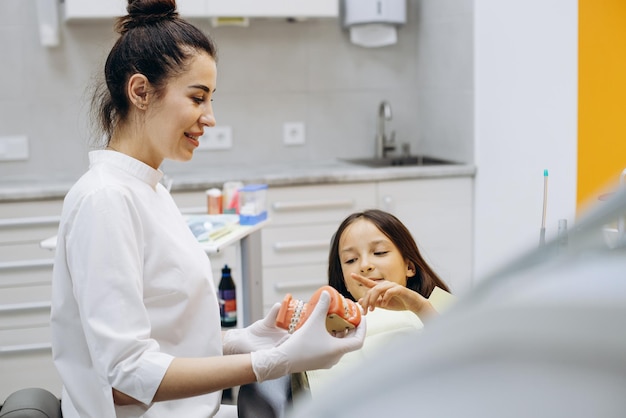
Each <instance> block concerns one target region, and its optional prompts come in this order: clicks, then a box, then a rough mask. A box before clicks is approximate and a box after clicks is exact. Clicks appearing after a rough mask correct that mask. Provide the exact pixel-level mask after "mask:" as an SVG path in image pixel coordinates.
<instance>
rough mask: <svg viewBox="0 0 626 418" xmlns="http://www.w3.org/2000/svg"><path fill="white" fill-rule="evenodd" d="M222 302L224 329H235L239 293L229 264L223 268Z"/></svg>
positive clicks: (220, 293) (221, 311)
mask: <svg viewBox="0 0 626 418" xmlns="http://www.w3.org/2000/svg"><path fill="white" fill-rule="evenodd" d="M218 297H219V300H220V320H221V323H222V327H225V328H228V327H234V326H236V325H237V292H236V290H235V282H234V281H233V277H232V276H231V275H230V267H228V265H227V264H225V265H224V268H222V278H221V279H220V284H219V286H218Z"/></svg>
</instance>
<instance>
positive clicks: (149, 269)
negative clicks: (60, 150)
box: [51, 0, 365, 418]
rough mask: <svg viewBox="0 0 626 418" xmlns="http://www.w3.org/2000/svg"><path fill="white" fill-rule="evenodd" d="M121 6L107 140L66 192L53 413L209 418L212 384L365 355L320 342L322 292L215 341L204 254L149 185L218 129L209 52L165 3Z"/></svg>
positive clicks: (343, 343)
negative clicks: (283, 318)
mask: <svg viewBox="0 0 626 418" xmlns="http://www.w3.org/2000/svg"><path fill="white" fill-rule="evenodd" d="M127 10H128V15H127V16H123V17H121V18H119V19H118V21H117V24H116V29H117V31H118V32H119V34H120V36H119V38H118V40H117V42H116V43H115V45H114V46H113V48H112V49H111V51H110V53H109V55H108V57H107V61H106V64H105V68H104V76H105V80H106V87H105V88H103V89H102V90H101V95H98V96H96V97H95V100H94V104H95V105H96V108H95V111H96V113H97V114H98V115H99V121H100V124H101V127H102V130H103V131H104V134H105V135H104V137H105V138H106V144H104V145H105V146H104V149H101V150H97V151H92V152H91V153H90V154H89V160H90V166H89V171H88V172H87V173H85V174H84V175H83V176H82V177H81V178H80V179H79V180H78V182H77V183H76V184H75V185H74V186H73V187H72V189H71V190H70V191H69V193H68V194H67V196H66V197H65V200H64V203H63V211H62V215H61V222H60V225H59V231H58V236H57V250H56V258H55V261H54V272H53V279H52V310H51V329H52V351H53V358H54V362H55V366H56V368H57V370H58V372H59V375H60V377H61V380H62V381H63V393H62V402H61V405H62V409H63V416H64V417H65V418H72V417H81V418H88V417H98V418H105V417H106V418H108V417H118V418H121V417H139V416H141V417H145V418H149V417H168V418H169V417H185V418H194V417H196V418H206V417H213V416H215V415H216V413H217V412H218V409H219V408H220V398H221V390H222V389H224V388H229V387H233V386H238V385H242V384H245V383H250V382H255V381H263V380H268V379H275V378H277V377H280V376H283V375H286V374H288V373H294V372H301V371H304V370H309V369H316V368H325V367H330V366H332V365H333V364H335V363H336V362H337V361H338V360H339V359H340V358H341V356H342V355H343V354H344V353H346V352H348V351H352V350H355V349H358V348H360V347H361V346H362V344H363V338H364V335H365V327H364V326H362V327H359V328H357V329H356V331H355V332H354V333H352V334H351V335H349V336H347V337H345V338H334V337H332V336H330V334H329V333H328V332H326V328H325V318H326V312H327V309H328V306H329V295H328V294H327V293H324V294H323V295H322V297H321V298H320V303H319V304H318V306H316V308H315V309H314V310H313V312H312V314H311V316H310V318H309V320H308V321H307V323H306V324H304V326H303V327H302V328H300V329H299V330H298V332H296V333H294V334H291V335H287V333H286V331H284V330H281V329H278V328H277V327H276V326H275V321H276V315H277V313H278V308H279V307H280V304H276V305H275V307H274V309H272V310H271V311H270V313H269V314H268V315H267V317H266V318H265V319H263V320H259V321H257V322H255V323H254V324H252V325H250V326H249V327H247V328H243V329H232V330H229V331H227V332H225V333H224V335H222V331H221V326H220V320H219V304H218V300H217V295H216V288H215V284H214V282H213V277H212V276H211V265H210V262H209V259H208V257H207V255H206V254H205V253H204V251H203V250H202V248H201V247H200V245H199V243H198V242H197V241H196V239H195V237H194V236H193V234H192V232H191V230H190V229H189V227H188V226H187V224H186V222H185V220H184V218H183V217H182V215H181V213H180V210H179V209H178V208H177V207H176V204H175V203H174V200H173V199H172V197H171V195H170V194H169V192H168V191H167V190H166V189H165V187H164V186H163V185H162V184H160V182H159V180H160V179H161V178H162V176H163V173H162V172H161V171H160V170H159V167H160V165H161V163H162V162H163V161H164V160H165V159H170V160H177V161H188V160H190V159H191V158H192V156H193V153H194V151H195V150H196V149H197V147H198V145H199V142H198V138H199V137H200V136H202V134H203V132H204V131H205V129H210V128H211V127H213V126H215V117H214V115H213V107H212V103H211V102H212V100H213V94H214V92H215V89H216V81H217V67H216V48H215V45H214V44H213V42H212V41H211V40H210V39H209V38H208V37H207V36H206V35H205V34H204V33H203V32H202V31H200V30H199V29H197V28H196V27H195V26H193V25H191V24H190V23H188V22H186V21H185V20H183V19H181V18H179V17H178V13H177V12H176V3H175V1H174V0H129V2H128V7H127ZM279 342H280V345H277V344H278V343H279ZM223 354H228V355H223ZM220 412H222V411H220ZM230 412H231V413H232V414H231V415H232V416H233V417H234V416H236V411H230Z"/></svg>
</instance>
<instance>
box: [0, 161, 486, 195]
mask: <svg viewBox="0 0 626 418" xmlns="http://www.w3.org/2000/svg"><path fill="white" fill-rule="evenodd" d="M475 173H476V167H475V166H474V165H470V164H451V165H429V166H396V167H382V168H370V167H366V166H361V165H355V164H350V163H347V162H345V161H342V160H337V159H332V160H323V161H294V162H288V163H271V164H263V163H259V164H255V165H248V166H227V167H214V168H207V169H206V170H203V171H202V172H194V173H185V172H179V173H177V172H166V173H165V174H166V175H168V176H169V177H171V178H172V179H173V184H172V191H192V190H205V189H208V188H210V187H222V185H223V184H224V183H225V182H227V181H233V180H238V181H242V182H244V183H246V184H250V183H265V184H268V185H269V186H295V185H304V184H330V183H355V182H369V181H385V180H401V179H418V178H434V177H468V176H470V177H473V176H474V175H475ZM75 181H76V179H74V180H71V181H70V180H68V181H49V180H46V179H41V180H21V181H15V180H9V181H5V180H0V202H9V201H20V200H39V199H60V198H63V197H64V196H65V194H66V193H67V192H68V190H69V189H70V187H71V186H72V185H73V184H74V182H75Z"/></svg>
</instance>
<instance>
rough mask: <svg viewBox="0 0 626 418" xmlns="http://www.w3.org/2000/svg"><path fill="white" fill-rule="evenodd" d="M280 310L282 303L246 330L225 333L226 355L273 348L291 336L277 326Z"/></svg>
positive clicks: (233, 330)
mask: <svg viewBox="0 0 626 418" xmlns="http://www.w3.org/2000/svg"><path fill="white" fill-rule="evenodd" d="M279 310H280V303H277V304H275V305H274V306H272V309H270V311H269V312H268V314H267V315H266V316H265V318H263V319H259V320H258V321H256V322H255V323H253V324H252V325H250V326H247V327H246V328H235V329H230V330H228V331H226V332H225V333H224V341H223V345H224V354H244V353H250V352H252V351H257V350H263V349H265V348H271V347H274V346H276V345H277V344H279V343H280V342H281V341H282V340H283V339H285V338H287V337H288V336H289V333H288V332H287V330H285V329H282V328H278V327H277V326H276V316H277V315H278V311H279Z"/></svg>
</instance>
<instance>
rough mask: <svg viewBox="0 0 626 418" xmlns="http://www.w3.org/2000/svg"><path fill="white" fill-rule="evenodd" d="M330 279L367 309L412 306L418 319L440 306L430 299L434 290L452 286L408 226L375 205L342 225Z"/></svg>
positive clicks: (334, 247) (335, 238)
mask: <svg viewBox="0 0 626 418" xmlns="http://www.w3.org/2000/svg"><path fill="white" fill-rule="evenodd" d="M328 284H330V285H331V286H332V287H334V288H335V289H337V290H338V291H339V292H340V293H341V294H342V295H343V296H345V297H347V298H349V299H352V300H354V301H358V302H359V303H360V304H361V306H362V307H363V308H364V310H365V313H367V311H368V310H369V311H372V310H374V309H375V308H377V307H378V308H385V309H389V310H396V311H401V310H408V311H411V312H413V313H414V314H415V315H417V316H418V317H419V318H420V319H424V318H427V317H428V316H430V315H433V314H436V312H437V310H436V309H435V308H434V307H433V304H432V302H431V301H429V299H428V298H429V297H430V296H431V294H432V293H433V290H435V289H437V288H439V290H438V291H437V294H443V292H440V290H444V291H446V292H448V286H446V284H445V283H444V282H443V280H441V279H440V278H439V276H437V274H436V273H435V272H434V271H433V269H432V268H431V267H430V266H429V265H428V263H426V261H425V260H424V258H423V257H422V255H421V254H420V252H419V250H418V248H417V244H416V243H415V240H414V239H413V236H412V235H411V233H410V232H409V230H408V229H407V228H406V226H405V225H404V224H403V223H402V222H401V221H400V220H399V219H398V218H396V217H395V216H394V215H392V214H390V213H388V212H384V211H381V210H377V209H370V210H366V211H363V212H358V213H353V214H352V215H350V216H348V217H347V218H346V219H345V220H344V221H343V222H342V223H341V224H340V225H339V228H338V229H337V232H336V233H335V235H334V236H333V239H332V243H331V247H330V254H329V257H328Z"/></svg>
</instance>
